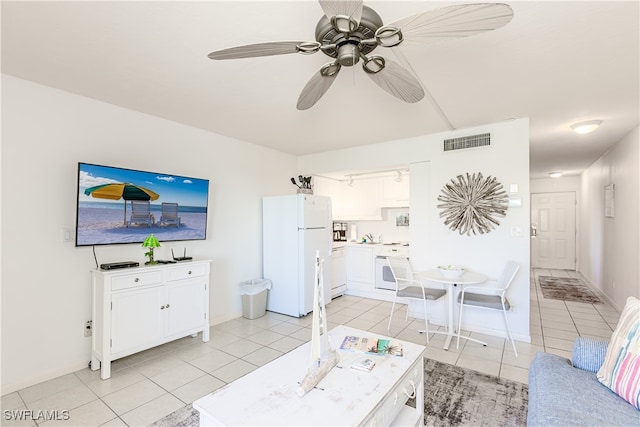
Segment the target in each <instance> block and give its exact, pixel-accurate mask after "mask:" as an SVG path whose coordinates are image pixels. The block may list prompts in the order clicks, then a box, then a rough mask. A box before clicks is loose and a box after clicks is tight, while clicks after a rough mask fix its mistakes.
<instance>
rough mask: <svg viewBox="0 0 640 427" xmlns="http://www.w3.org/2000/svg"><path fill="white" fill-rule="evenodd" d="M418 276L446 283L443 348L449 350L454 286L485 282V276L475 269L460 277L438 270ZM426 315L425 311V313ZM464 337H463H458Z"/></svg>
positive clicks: (452, 327) (451, 332)
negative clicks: (445, 336) (449, 275)
mask: <svg viewBox="0 0 640 427" xmlns="http://www.w3.org/2000/svg"><path fill="white" fill-rule="evenodd" d="M416 274H417V275H418V276H420V277H422V278H424V279H427V280H430V281H432V282H436V283H440V284H443V285H448V286H449V288H450V289H447V304H448V308H447V324H448V325H447V338H446V340H445V342H444V349H445V350H449V344H451V339H452V338H453V330H454V329H455V325H454V324H453V299H454V296H453V289H454V287H455V286H457V285H460V286H465V285H477V284H478V283H482V282H485V281H486V280H487V276H485V275H484V274H482V273H476V272H475V271H465V272H464V274H462V275H461V276H460V277H446V276H445V275H443V274H442V273H441V272H440V271H439V270H427V271H420V272H418V273H416ZM425 316H426V313H425ZM460 338H464V337H462V336H461V337H460Z"/></svg>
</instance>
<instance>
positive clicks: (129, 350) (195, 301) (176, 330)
mask: <svg viewBox="0 0 640 427" xmlns="http://www.w3.org/2000/svg"><path fill="white" fill-rule="evenodd" d="M210 265H211V261H209V260H204V261H190V262H185V263H179V264H164V265H160V264H159V265H154V266H144V267H137V268H128V269H122V270H110V271H103V270H93V271H92V272H91V278H92V284H93V336H92V349H91V369H92V370H94V371H96V370H98V369H101V372H100V377H101V378H102V379H107V378H109V377H110V376H111V362H112V361H113V360H116V359H119V358H121V357H124V356H128V355H130V354H133V353H136V352H139V351H142V350H145V349H148V348H150V347H154V346H157V345H160V344H163V343H166V342H168V341H172V340H175V339H178V338H182V337H185V336H187V335H192V336H195V335H196V334H197V333H198V332H202V341H203V342H207V341H209V271H210Z"/></svg>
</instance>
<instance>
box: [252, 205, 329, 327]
mask: <svg viewBox="0 0 640 427" xmlns="http://www.w3.org/2000/svg"><path fill="white" fill-rule="evenodd" d="M262 214H263V215H262V230H263V231H262V232H263V240H262V244H263V272H264V275H263V277H264V278H265V279H269V280H271V289H270V290H269V293H268V297H267V310H269V311H274V312H276V313H282V314H286V315H289V316H294V317H302V316H305V315H307V314H308V313H310V312H311V311H313V291H314V285H315V282H314V278H315V262H316V252H319V254H320V259H323V260H324V263H323V277H324V300H325V303H328V302H329V301H331V241H332V227H331V224H332V218H331V199H330V198H329V197H325V196H315V195H309V194H294V195H289V196H272V197H264V198H263V199H262Z"/></svg>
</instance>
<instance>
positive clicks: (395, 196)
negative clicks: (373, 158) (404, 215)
mask: <svg viewBox="0 0 640 427" xmlns="http://www.w3.org/2000/svg"><path fill="white" fill-rule="evenodd" d="M380 206H382V207H383V208H405V207H408V206H409V174H406V173H404V174H400V175H393V176H383V177H381V178H380Z"/></svg>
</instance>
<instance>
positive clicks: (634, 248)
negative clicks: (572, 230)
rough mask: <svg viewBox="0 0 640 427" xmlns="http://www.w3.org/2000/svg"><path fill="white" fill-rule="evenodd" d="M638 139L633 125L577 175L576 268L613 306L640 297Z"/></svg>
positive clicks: (639, 166)
mask: <svg viewBox="0 0 640 427" xmlns="http://www.w3.org/2000/svg"><path fill="white" fill-rule="evenodd" d="M639 140H640V131H639V128H635V129H634V130H633V131H632V132H630V133H629V134H628V135H627V136H626V137H624V138H623V139H622V140H621V141H620V142H619V143H618V144H616V145H615V146H614V147H613V148H612V149H611V150H609V152H607V153H606V154H605V155H604V156H602V157H601V158H600V159H599V160H598V161H597V162H595V163H594V164H593V165H591V166H590V167H589V168H588V169H587V170H586V171H585V172H583V173H582V179H581V190H580V198H581V204H580V224H581V226H580V235H581V243H580V246H579V257H580V259H581V267H580V271H581V272H582V274H583V275H585V276H586V277H587V278H588V279H589V280H590V281H591V282H592V283H593V284H594V285H596V286H597V287H598V288H600V289H601V290H602V291H603V292H604V293H605V294H606V295H607V296H609V298H610V299H611V301H612V302H613V303H614V304H615V305H616V306H617V307H618V308H619V309H621V308H622V307H623V306H624V303H625V300H626V298H627V297H629V296H636V297H640V243H639V241H640V229H639V226H638V223H639V220H640V208H639V204H640V202H639V199H640V197H639V195H640V172H639V169H640V150H639V148H638V145H639ZM608 184H613V185H614V186H615V217H614V218H607V217H605V216H604V187H605V185H608ZM614 285H615V286H614Z"/></svg>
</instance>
